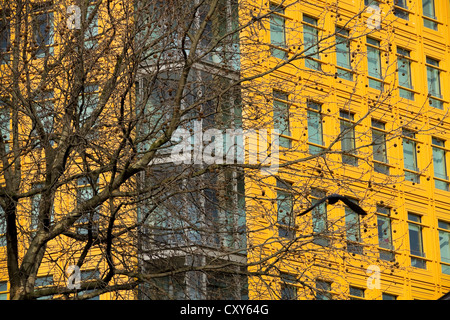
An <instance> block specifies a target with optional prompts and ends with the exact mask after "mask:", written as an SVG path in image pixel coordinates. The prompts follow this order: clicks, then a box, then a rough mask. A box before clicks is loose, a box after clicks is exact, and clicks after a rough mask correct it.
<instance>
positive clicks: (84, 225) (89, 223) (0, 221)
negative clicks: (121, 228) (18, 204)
mask: <svg viewBox="0 0 450 320" xmlns="http://www.w3.org/2000/svg"><path fill="white" fill-rule="evenodd" d="M77 184H78V187H77V190H76V191H77V194H76V201H77V204H78V205H79V204H81V203H83V202H85V201H87V200H89V199H91V198H92V197H93V196H94V195H95V189H94V187H93V185H92V184H91V183H90V181H89V180H88V179H87V178H80V179H78V181H77ZM97 186H98V181H97V184H96V185H95V188H97ZM42 187H43V185H42V184H40V183H37V184H34V185H33V188H35V189H41V188H42ZM30 202H31V211H30V213H31V217H30V228H29V231H30V232H32V233H34V232H35V230H37V228H38V223H39V219H38V217H39V206H40V203H41V194H40V193H38V194H36V195H34V196H32V197H31V198H30ZM53 217H54V212H53V207H52V212H51V217H50V219H51V221H53ZM98 221H99V209H98V208H96V209H95V210H93V211H91V212H87V213H85V214H83V215H82V216H81V217H80V218H79V219H78V221H77V224H76V231H77V233H78V234H81V235H83V234H87V233H88V229H89V228H91V230H92V232H94V233H96V232H97V231H98ZM5 234H6V220H5V214H4V211H3V209H2V208H1V207H0V247H5V246H6V236H5Z"/></svg>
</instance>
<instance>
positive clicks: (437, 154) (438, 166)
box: [432, 137, 449, 191]
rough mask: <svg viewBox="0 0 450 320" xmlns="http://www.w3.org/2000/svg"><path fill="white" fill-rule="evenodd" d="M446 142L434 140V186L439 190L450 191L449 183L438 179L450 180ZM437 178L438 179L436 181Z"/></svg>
mask: <svg viewBox="0 0 450 320" xmlns="http://www.w3.org/2000/svg"><path fill="white" fill-rule="evenodd" d="M444 147H445V141H444V140H441V139H438V138H434V137H433V138H432V149H433V168H434V177H435V179H434V186H435V187H436V188H437V189H441V190H445V191H448V190H449V183H448V182H447V181H442V180H438V179H443V180H448V176H447V160H446V153H447V152H446V150H445V149H444ZM436 178H437V179H436Z"/></svg>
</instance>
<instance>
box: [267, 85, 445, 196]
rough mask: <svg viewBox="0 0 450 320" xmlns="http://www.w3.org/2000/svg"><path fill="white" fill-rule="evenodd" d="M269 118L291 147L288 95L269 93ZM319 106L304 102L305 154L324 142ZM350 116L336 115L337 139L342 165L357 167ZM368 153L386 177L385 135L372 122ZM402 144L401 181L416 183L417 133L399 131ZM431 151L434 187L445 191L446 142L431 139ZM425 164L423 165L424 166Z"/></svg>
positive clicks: (320, 147)
mask: <svg viewBox="0 0 450 320" xmlns="http://www.w3.org/2000/svg"><path fill="white" fill-rule="evenodd" d="M273 100H274V102H273V117H274V129H277V130H278V132H279V133H280V135H281V137H280V146H281V147H284V148H291V147H292V145H291V137H290V136H291V133H290V128H289V127H290V124H289V102H288V94H287V93H280V92H278V91H274V93H273ZM321 111H322V104H320V103H317V102H314V101H307V131H308V141H307V142H308V148H309V153H311V154H319V153H320V152H322V151H324V146H325V140H324V132H323V126H322V123H323V118H322V114H321ZM354 120H355V119H354V114H353V113H350V112H348V111H343V110H341V111H340V113H339V121H340V136H341V152H342V162H343V163H345V164H348V165H352V166H357V165H358V157H357V151H356V149H357V145H356V133H355V122H354ZM371 127H372V129H371V132H372V152H373V168H374V170H375V172H378V173H382V174H385V175H389V173H390V167H391V165H390V164H389V161H388V148H387V140H388V133H387V131H386V127H385V123H383V122H381V121H378V120H375V119H372V120H371ZM402 142H403V162H404V175H405V180H407V181H412V182H414V183H420V174H419V172H420V169H419V163H418V156H417V154H418V149H419V148H420V142H419V141H418V140H417V133H416V132H414V131H412V130H409V129H403V130H402ZM431 145H432V148H431V151H432V155H433V169H434V181H435V187H436V188H437V189H440V190H445V191H449V186H450V181H449V177H448V175H447V166H448V164H447V152H448V150H447V142H446V141H445V140H442V139H440V138H437V137H432V139H431ZM427 165H428V164H423V165H422V166H423V167H425V166H427Z"/></svg>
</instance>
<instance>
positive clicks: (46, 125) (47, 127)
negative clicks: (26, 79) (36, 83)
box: [33, 91, 55, 148]
mask: <svg viewBox="0 0 450 320" xmlns="http://www.w3.org/2000/svg"><path fill="white" fill-rule="evenodd" d="M54 98H55V97H54V92H53V91H44V92H42V94H41V96H40V97H39V98H38V100H36V101H35V103H34V106H35V109H36V115H37V118H38V119H37V121H40V123H41V124H42V129H43V130H44V133H45V134H46V135H47V138H48V139H49V143H50V145H54V140H53V139H52V138H50V135H52V133H53V130H54V119H55V118H54V115H55V110H54ZM33 131H34V134H35V135H36V136H38V131H37V129H34V130H33ZM38 137H39V136H38ZM37 139H38V140H37V142H36V147H38V148H39V147H42V145H41V143H40V141H39V138H37Z"/></svg>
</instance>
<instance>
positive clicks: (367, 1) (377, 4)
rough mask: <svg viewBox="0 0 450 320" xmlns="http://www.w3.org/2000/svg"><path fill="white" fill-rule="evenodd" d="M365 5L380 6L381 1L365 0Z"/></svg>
mask: <svg viewBox="0 0 450 320" xmlns="http://www.w3.org/2000/svg"><path fill="white" fill-rule="evenodd" d="M364 5H365V6H379V5H380V2H379V1H378V0H364Z"/></svg>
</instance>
